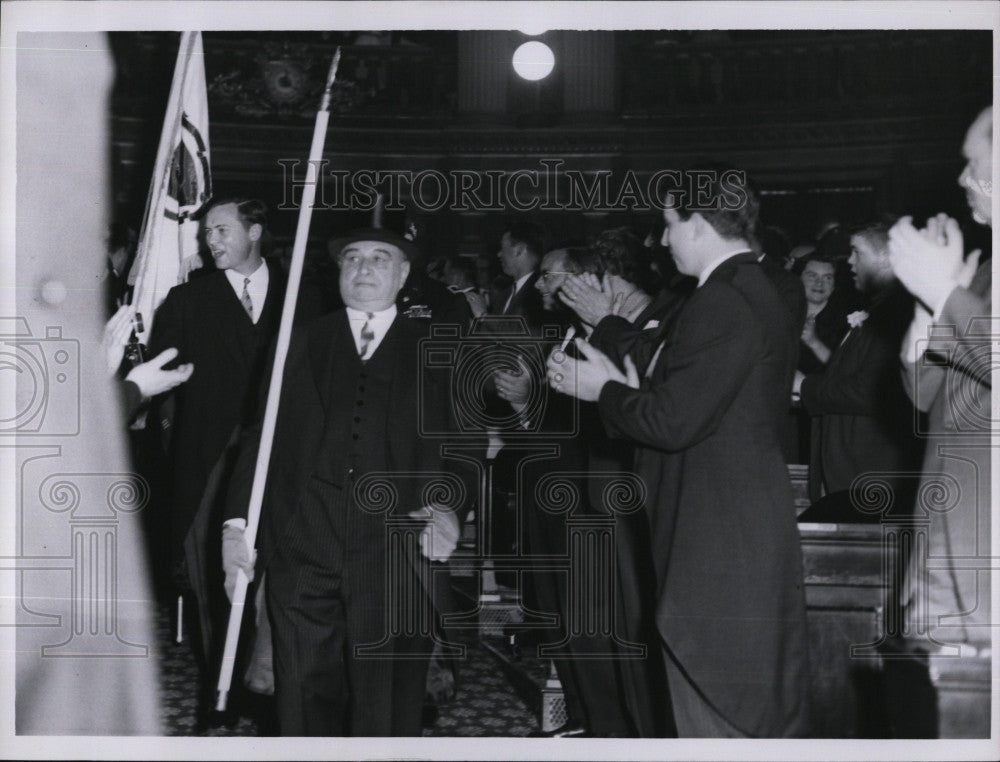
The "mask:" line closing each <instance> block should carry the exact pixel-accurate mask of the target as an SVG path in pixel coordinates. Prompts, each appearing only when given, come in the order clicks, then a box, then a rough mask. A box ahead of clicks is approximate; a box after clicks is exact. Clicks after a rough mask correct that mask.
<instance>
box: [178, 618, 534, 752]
mask: <svg viewBox="0 0 1000 762" xmlns="http://www.w3.org/2000/svg"><path fill="white" fill-rule="evenodd" d="M158 642H159V649H160V652H159V657H160V660H161V664H162V672H163V693H162V696H163V712H164V717H163V724H164V726H165V728H166V733H167V735H171V736H211V737H216V736H220V737H221V736H256V735H267V734H269V733H268V731H267V729H266V725H265V723H264V722H263V721H262V720H261V719H260V718H261V717H266V716H268V709H267V706H266V704H264V705H261V706H258V707H250V708H245V709H244V710H243V711H240V712H239V713H238V715H239V716H231V717H229V718H228V722H227V723H225V724H220V723H219V722H215V723H214V724H215V725H217V727H206V726H204V725H203V726H201V727H199V724H198V716H197V715H198V711H197V704H198V700H197V696H196V688H195V686H196V685H197V679H198V677H197V674H198V673H197V667H196V666H195V662H194V658H193V657H192V655H191V651H190V648H189V646H188V645H187V644H177V643H176V642H174V638H173V633H172V632H171V628H170V615H169V612H168V610H167V609H166V608H164V609H163V610H162V611H161V613H160V617H159V619H158ZM491 645H492V646H493V647H494V649H497V650H499V649H502V648H503V647H504V644H503V642H502V641H500V640H498V641H497V642H496V643H491ZM521 661H522V662H524V667H525V670H524V671H525V673H526V674H527V675H529V676H530V679H531V680H536V681H544V678H545V675H546V673H547V672H546V665H545V664H544V663H542V662H538V663H535V662H536V661H537V660H534V659H528V660H525V659H523V658H522V659H521ZM509 672H510V670H509V668H507V669H505V668H504V667H503V665H502V664H501V662H500V661H499V660H498V659H497V658H496V657H495V656H494V655H493V653H492V652H491V651H490V649H488V648H486V647H484V646H483V645H482V644H480V643H472V644H470V646H469V648H468V650H467V658H466V659H465V660H464V661H462V662H460V664H459V668H458V681H457V692H456V695H455V698H454V699H452V700H451V701H449V702H447V703H445V704H444V705H442V706H440V707H437V711H436V713H435V712H434V711H433V710H431V711H430V712H425V730H424V735H425V736H454V737H471V736H497V737H508V738H509V737H523V736H526V735H527V734H528V733H530V732H532V731H534V730H537V729H538V713H537V707H533V708H532V707H529V704H528V702H530V692H528V691H526V690H525V689H524V688H523V686H519V687H520V691H518V690H517V689H515V687H514V685H513V684H512V682H511V680H510V679H509ZM526 698H527V699H528V702H526V700H525V699H526ZM435 714H436V716H435ZM255 716H256V719H255Z"/></svg>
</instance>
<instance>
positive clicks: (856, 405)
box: [801, 299, 912, 416]
mask: <svg viewBox="0 0 1000 762" xmlns="http://www.w3.org/2000/svg"><path fill="white" fill-rule="evenodd" d="M905 307H907V308H909V310H907V309H904V302H903V301H902V300H899V299H896V300H895V301H894V302H892V303H890V304H888V305H887V307H886V308H883V310H882V311H881V312H882V315H881V316H880V317H879V318H876V317H875V316H873V317H872V318H870V319H869V321H868V322H866V323H865V324H864V326H862V327H860V328H858V329H856V330H855V333H854V335H850V336H848V338H847V339H846V340H845V341H844V343H843V344H841V345H840V346H839V347H837V349H836V350H835V351H834V353H833V355H832V356H831V357H830V362H829V363H828V364H827V366H826V369H825V370H823V371H822V372H820V373H814V374H812V375H809V376H806V378H805V379H804V380H803V382H802V389H801V393H802V407H803V408H805V410H806V412H808V413H809V414H810V415H830V414H832V415H870V416H875V415H879V414H880V412H881V411H882V408H883V406H884V405H885V404H886V401H887V397H886V395H889V394H891V392H892V391H894V390H895V389H896V387H897V385H898V384H897V382H898V362H899V361H898V357H899V345H900V341H901V339H902V335H903V333H904V331H905V330H906V325H907V321H908V318H909V314H910V312H912V307H910V304H909V302H905Z"/></svg>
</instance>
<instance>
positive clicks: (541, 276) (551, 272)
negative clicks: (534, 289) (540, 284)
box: [538, 270, 576, 281]
mask: <svg viewBox="0 0 1000 762" xmlns="http://www.w3.org/2000/svg"><path fill="white" fill-rule="evenodd" d="M552 275H576V273H571V272H567V271H566V270H546V271H545V272H542V273H541V274H539V276H538V280H544V281H548V279H549V277H550V276H552Z"/></svg>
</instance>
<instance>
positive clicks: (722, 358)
mask: <svg viewBox="0 0 1000 762" xmlns="http://www.w3.org/2000/svg"><path fill="white" fill-rule="evenodd" d="M761 330H762V327H761V326H760V325H759V323H758V321H757V320H756V318H755V316H754V314H753V312H752V310H751V308H750V305H749V304H747V302H746V301H745V300H744V298H743V297H742V295H741V294H739V293H738V292H737V291H736V290H735V289H733V288H732V287H731V286H729V285H728V284H725V283H709V284H707V285H705V286H704V287H702V288H701V289H700V290H699V291H698V292H697V293H696V294H695V296H694V297H692V299H691V301H690V302H689V305H688V309H687V310H686V312H685V314H683V315H682V316H681V318H680V322H679V323H678V325H677V327H676V333H675V336H674V340H673V342H672V343H671V344H670V345H669V346H668V347H666V348H665V349H664V351H663V352H662V354H661V356H660V359H659V361H658V363H659V364H661V365H662V368H660V369H658V370H657V371H656V373H655V375H656V380H654V382H653V383H652V385H651V386H650V387H649V388H646V389H640V390H637V389H631V388H629V387H628V386H625V385H624V384H621V383H618V382H614V381H612V382H609V383H607V384H605V385H604V388H603V389H602V390H601V395H600V398H599V401H598V402H599V410H600V414H601V420H602V421H603V423H604V426H605V428H606V429H607V431H608V433H609V434H610V435H612V436H620V437H626V438H628V439H632V440H634V441H636V442H638V443H640V444H643V445H645V446H647V447H653V448H657V449H660V450H666V451H678V450H683V449H686V448H688V447H691V446H692V445H694V444H696V443H697V442H699V441H701V440H702V439H704V438H705V437H708V436H710V435H711V434H712V433H713V432H714V431H715V430H716V428H717V427H718V425H719V421H720V420H721V419H722V417H723V416H724V415H725V412H726V410H727V409H728V408H729V405H730V404H731V403H732V401H733V399H735V397H736V395H737V393H738V392H739V390H740V388H741V387H742V386H743V384H744V382H745V381H746V378H747V376H748V375H749V373H750V371H751V370H752V368H753V365H754V362H755V361H756V360H757V359H758V358H759V356H760V353H761V351H762V346H761V342H762V335H761V334H760V333H759V332H760V331H761Z"/></svg>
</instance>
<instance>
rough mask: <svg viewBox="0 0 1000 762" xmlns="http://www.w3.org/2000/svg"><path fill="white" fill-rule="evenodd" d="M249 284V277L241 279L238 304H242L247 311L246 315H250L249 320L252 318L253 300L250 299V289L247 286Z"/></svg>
mask: <svg viewBox="0 0 1000 762" xmlns="http://www.w3.org/2000/svg"><path fill="white" fill-rule="evenodd" d="M249 285H250V279H249V278H244V279H243V293H242V294H241V295H240V304H242V305H243V309H245V310H246V311H247V315H249V316H250V320H253V302H252V301H251V300H250V291H249V290H248V286H249Z"/></svg>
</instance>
